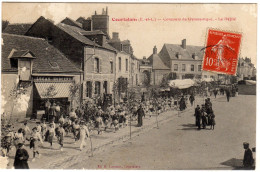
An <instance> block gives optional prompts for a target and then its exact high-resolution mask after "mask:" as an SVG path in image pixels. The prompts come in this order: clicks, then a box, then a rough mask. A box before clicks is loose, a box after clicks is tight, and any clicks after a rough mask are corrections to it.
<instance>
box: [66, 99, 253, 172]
mask: <svg viewBox="0 0 260 172" xmlns="http://www.w3.org/2000/svg"><path fill="white" fill-rule="evenodd" d="M212 99H213V98H212ZM255 103H256V97H255V96H245V95H240V96H238V97H234V98H232V99H231V101H230V102H229V103H228V102H227V101H226V98H225V97H221V98H218V99H217V100H216V101H214V99H213V109H214V112H215V114H216V128H215V130H209V129H206V130H200V131H198V130H197V129H196V128H195V126H194V122H195V119H194V117H193V111H192V112H191V111H187V112H185V113H183V114H182V115H181V116H174V117H173V118H172V119H171V121H169V122H167V123H165V124H163V125H160V126H159V127H160V128H159V129H156V128H154V129H152V130H150V131H148V132H146V133H144V134H140V135H139V136H138V137H135V138H134V139H132V140H131V141H127V142H126V143H125V144H122V145H120V146H113V147H112V149H107V151H105V152H102V153H100V154H98V155H95V157H93V158H90V159H86V160H85V159H82V161H79V162H78V163H75V164H74V165H73V166H70V167H69V168H76V169H78V168H79V169H81V168H85V169H89V168H90V169H93V168H101V169H111V168H113V169H115V168H117V169H175V170H176V169H234V168H238V166H240V165H242V159H243V155H244V149H243V142H245V141H246V142H249V143H250V147H251V148H252V147H255V138H256V136H255V133H256V131H255V130H256V120H255V119H256V116H255V114H256V109H255ZM244 107H246V108H244ZM230 112H232V113H230ZM254 156H255V154H254Z"/></svg>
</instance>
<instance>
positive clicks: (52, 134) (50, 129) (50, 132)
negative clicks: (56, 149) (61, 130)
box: [47, 123, 55, 147]
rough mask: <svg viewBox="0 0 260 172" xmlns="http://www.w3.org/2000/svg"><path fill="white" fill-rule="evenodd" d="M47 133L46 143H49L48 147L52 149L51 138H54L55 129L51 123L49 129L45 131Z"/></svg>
mask: <svg viewBox="0 0 260 172" xmlns="http://www.w3.org/2000/svg"><path fill="white" fill-rule="evenodd" d="M47 133H48V142H49V143H50V146H51V147H52V142H53V138H54V137H55V128H54V125H53V123H51V124H50V127H49V129H48V131H47Z"/></svg>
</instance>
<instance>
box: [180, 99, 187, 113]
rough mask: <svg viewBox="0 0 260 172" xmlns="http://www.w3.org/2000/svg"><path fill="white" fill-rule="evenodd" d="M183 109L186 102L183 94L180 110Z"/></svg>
mask: <svg viewBox="0 0 260 172" xmlns="http://www.w3.org/2000/svg"><path fill="white" fill-rule="evenodd" d="M185 109H186V103H185V99H184V96H182V97H181V100H180V111H183V110H185Z"/></svg>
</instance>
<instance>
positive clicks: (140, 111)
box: [137, 105, 144, 127]
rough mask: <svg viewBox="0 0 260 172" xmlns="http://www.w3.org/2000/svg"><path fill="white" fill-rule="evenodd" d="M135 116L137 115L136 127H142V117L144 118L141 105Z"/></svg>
mask: <svg viewBox="0 0 260 172" xmlns="http://www.w3.org/2000/svg"><path fill="white" fill-rule="evenodd" d="M137 115H138V124H137V127H141V126H143V116H144V110H143V107H142V105H140V106H139V109H138V110H137Z"/></svg>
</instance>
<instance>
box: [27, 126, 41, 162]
mask: <svg viewBox="0 0 260 172" xmlns="http://www.w3.org/2000/svg"><path fill="white" fill-rule="evenodd" d="M32 131H33V132H32V136H31V142H30V148H33V159H32V161H35V157H36V154H38V157H39V158H40V156H41V155H40V153H39V141H40V142H41V144H43V141H42V137H41V135H40V133H39V132H37V128H36V127H34V128H33V129H32Z"/></svg>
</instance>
